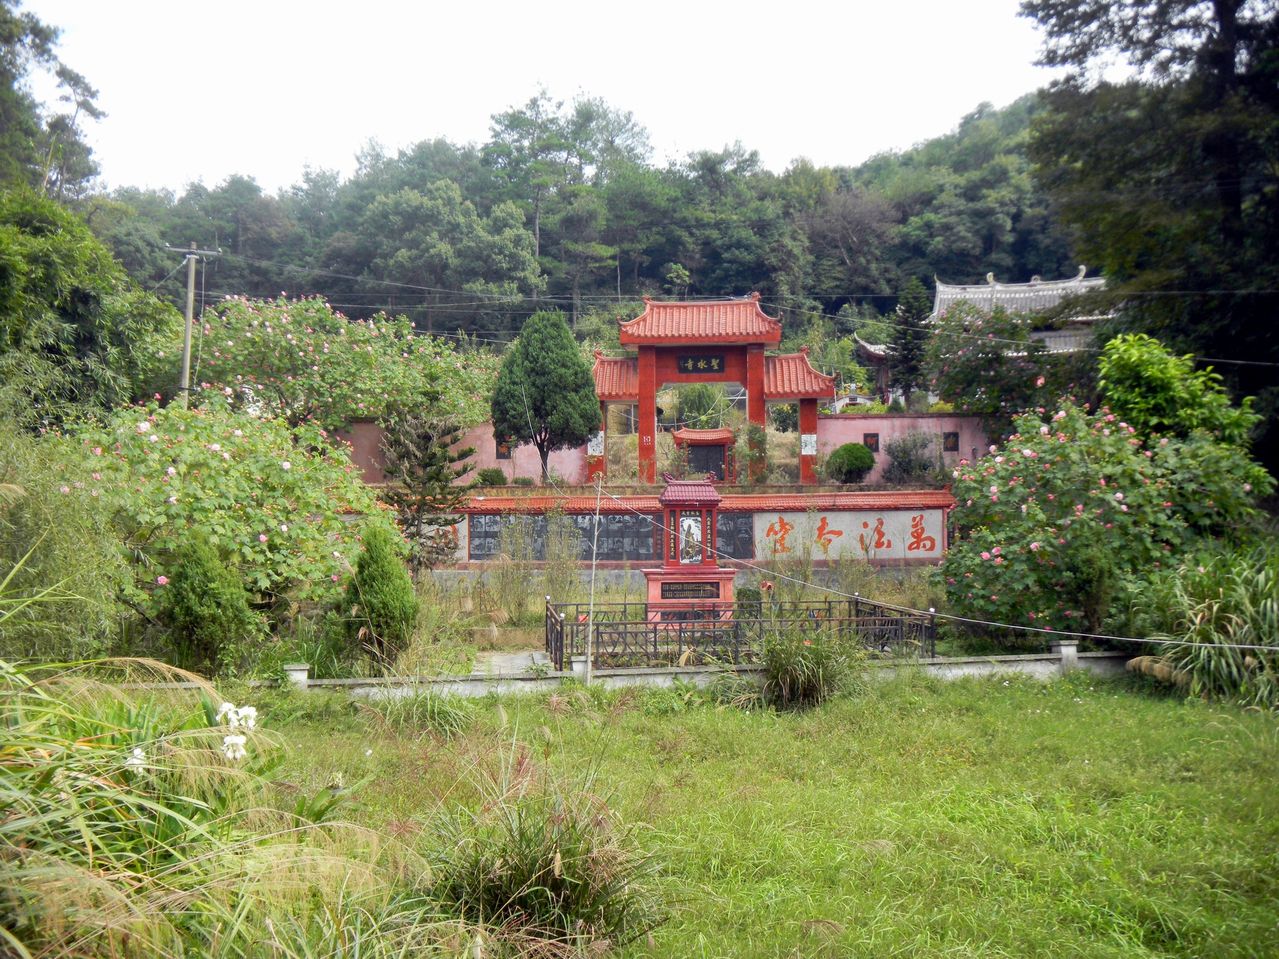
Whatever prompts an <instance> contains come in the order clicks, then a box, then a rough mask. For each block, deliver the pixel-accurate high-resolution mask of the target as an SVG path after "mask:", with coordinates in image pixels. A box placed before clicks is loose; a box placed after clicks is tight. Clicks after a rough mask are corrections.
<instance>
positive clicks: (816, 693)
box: [763, 626, 852, 709]
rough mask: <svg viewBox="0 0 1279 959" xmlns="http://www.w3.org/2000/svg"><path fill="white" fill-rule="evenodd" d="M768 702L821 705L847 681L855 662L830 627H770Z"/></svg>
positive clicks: (766, 662)
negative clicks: (777, 628)
mask: <svg viewBox="0 0 1279 959" xmlns="http://www.w3.org/2000/svg"><path fill="white" fill-rule="evenodd" d="M763 647H764V648H763V664H764V689H763V697H764V700H765V702H767V703H768V704H769V705H771V706H773V707H774V708H776V709H802V708H805V707H808V706H818V705H820V704H821V703H824V702H825V701H826V700H827V699H829V698H830V697H831V696H833V695H834V694H835V693H836V692H838V691H839V689H840V688H841V687H842V686H843V685H844V683H845V682H846V681H847V679H848V676H849V673H850V671H851V667H852V661H851V658H850V656H849V655H848V652H847V651H846V650H845V648H844V644H843V643H842V642H841V641H840V640H839V639H838V638H837V637H835V636H834V635H832V634H831V633H830V632H829V631H828V630H826V629H821V628H816V629H806V628H803V627H795V626H791V627H788V628H786V629H781V630H770V631H769V632H767V633H766V634H765V635H764V643H763Z"/></svg>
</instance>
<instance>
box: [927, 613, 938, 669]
mask: <svg viewBox="0 0 1279 959" xmlns="http://www.w3.org/2000/svg"><path fill="white" fill-rule="evenodd" d="M928 658H929V659H936V658H937V610H936V609H934V608H933V607H932V606H929V607H928Z"/></svg>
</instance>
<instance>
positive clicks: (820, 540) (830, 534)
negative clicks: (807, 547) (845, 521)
mask: <svg viewBox="0 0 1279 959" xmlns="http://www.w3.org/2000/svg"><path fill="white" fill-rule="evenodd" d="M843 535H844V531H843V530H841V529H831V528H830V520H829V519H828V518H827V517H825V516H823V517H822V518H821V522H819V523H818V524H817V535H816V536H814V537H813V540H814V542H816V543H817V545H818V546H820V547H821V548H822V552H829V551H830V547H831V543H833V542H835V539H836V537H839V536H843Z"/></svg>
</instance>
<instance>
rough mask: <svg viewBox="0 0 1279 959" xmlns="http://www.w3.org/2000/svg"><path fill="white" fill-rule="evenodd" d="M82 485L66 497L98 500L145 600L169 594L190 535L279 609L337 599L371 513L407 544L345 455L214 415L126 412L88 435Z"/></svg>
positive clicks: (307, 435) (320, 436)
mask: <svg viewBox="0 0 1279 959" xmlns="http://www.w3.org/2000/svg"><path fill="white" fill-rule="evenodd" d="M80 439H81V445H82V450H83V453H84V460H85V466H84V471H83V474H82V476H81V477H80V478H77V479H76V480H75V481H74V482H72V483H70V484H68V485H66V486H63V487H62V490H63V492H64V495H71V496H85V497H94V498H97V497H101V498H103V499H105V500H106V501H107V503H108V505H109V506H110V508H111V509H112V511H113V513H114V516H115V522H116V525H117V526H118V527H119V529H120V532H121V535H122V538H123V540H124V544H125V547H126V549H127V550H128V551H129V553H130V554H131V555H132V556H133V557H134V558H135V560H136V561H137V563H138V565H139V567H140V570H139V576H138V581H139V582H140V583H143V584H145V592H146V593H152V592H157V591H162V590H163V589H164V588H166V587H164V586H161V585H159V583H158V579H157V577H158V576H164V577H166V578H167V577H169V576H171V574H172V572H173V570H174V568H175V567H176V565H177V563H178V561H179V560H180V559H181V557H182V556H183V554H184V553H185V552H186V548H187V546H188V544H189V542H190V540H191V537H192V536H193V535H202V536H204V537H205V538H206V539H207V541H208V543H209V545H210V546H211V547H212V548H213V549H214V550H216V551H217V553H218V555H219V556H220V557H221V558H222V560H223V561H224V562H227V563H229V564H231V565H233V566H234V567H235V568H237V569H238V571H239V573H240V577H241V578H242V580H243V581H244V583H245V585H246V587H247V588H248V589H249V590H250V592H251V593H254V594H257V595H258V596H259V597H262V598H265V599H272V598H274V597H276V596H279V595H281V594H285V593H289V594H292V595H295V596H296V597H297V598H300V599H310V600H326V599H329V598H332V597H334V596H335V595H336V593H337V591H338V590H339V589H340V586H339V583H340V581H342V580H344V579H345V576H346V573H347V570H349V569H350V563H351V561H352V559H353V558H354V556H355V554H356V552H357V551H358V548H359V543H358V539H359V527H358V526H355V525H352V524H350V523H348V522H346V521H345V519H344V515H343V514H364V515H365V516H366V517H367V518H366V520H365V522H366V524H367V523H373V524H375V525H380V526H382V527H383V528H384V529H386V530H387V531H388V532H390V533H391V534H392V535H394V536H396V537H397V538H398V536H399V534H398V533H395V532H394V526H393V524H392V521H391V519H390V518H389V517H387V516H386V515H385V514H384V512H383V511H382V510H381V509H380V508H379V506H378V504H377V502H376V500H375V499H374V496H373V493H372V492H371V491H370V490H369V489H368V488H367V487H365V486H364V485H363V484H362V483H361V482H360V481H359V478H358V475H357V471H356V469H355V467H354V466H352V465H351V463H350V460H349V458H348V457H347V455H346V454H345V453H344V452H341V451H339V450H335V449H334V448H333V447H332V446H330V445H329V443H328V442H327V440H326V437H325V433H324V431H323V430H321V429H320V428H319V427H317V426H311V425H302V426H297V427H289V426H288V425H286V424H285V423H283V422H282V421H280V420H268V419H258V418H255V417H253V416H249V415H247V414H243V413H234V412H232V411H230V410H229V409H227V407H226V404H224V403H215V404H214V405H213V406H211V407H210V408H207V409H197V410H184V409H181V408H180V407H177V406H169V407H166V408H164V409H160V408H157V407H155V406H150V407H147V408H137V407H134V408H129V409H125V410H121V411H120V412H118V413H117V414H116V415H115V416H114V417H113V418H112V419H110V420H109V421H108V422H107V424H106V425H105V426H104V427H102V428H100V429H94V430H90V431H87V432H85V433H84V434H82V436H81V438H80Z"/></svg>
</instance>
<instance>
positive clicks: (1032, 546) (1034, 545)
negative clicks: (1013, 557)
mask: <svg viewBox="0 0 1279 959" xmlns="http://www.w3.org/2000/svg"><path fill="white" fill-rule="evenodd" d="M1030 551H1031V552H1032V553H1038V552H1039V543H1037V542H1036V543H1031V544H1030Z"/></svg>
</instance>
